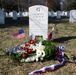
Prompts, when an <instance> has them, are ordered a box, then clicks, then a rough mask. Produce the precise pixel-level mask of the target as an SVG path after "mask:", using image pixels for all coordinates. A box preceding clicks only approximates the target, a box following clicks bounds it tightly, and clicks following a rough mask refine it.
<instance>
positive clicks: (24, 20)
mask: <svg viewBox="0 0 76 75" xmlns="http://www.w3.org/2000/svg"><path fill="white" fill-rule="evenodd" d="M27 25H29V20H28V17H26V18H25V17H23V18H19V17H18V18H17V20H13V18H11V17H7V18H5V24H0V28H6V27H11V26H15V27H16V26H27Z"/></svg>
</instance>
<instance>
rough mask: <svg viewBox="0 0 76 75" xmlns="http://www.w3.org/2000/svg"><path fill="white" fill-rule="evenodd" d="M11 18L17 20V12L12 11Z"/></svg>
mask: <svg viewBox="0 0 76 75" xmlns="http://www.w3.org/2000/svg"><path fill="white" fill-rule="evenodd" d="M13 20H17V12H16V11H13Z"/></svg>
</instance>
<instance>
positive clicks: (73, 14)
mask: <svg viewBox="0 0 76 75" xmlns="http://www.w3.org/2000/svg"><path fill="white" fill-rule="evenodd" d="M69 22H72V23H73V22H76V10H71V11H70V17H69Z"/></svg>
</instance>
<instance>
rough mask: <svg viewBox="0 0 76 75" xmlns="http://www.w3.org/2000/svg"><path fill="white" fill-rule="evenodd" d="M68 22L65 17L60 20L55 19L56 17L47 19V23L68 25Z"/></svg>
mask: <svg viewBox="0 0 76 75" xmlns="http://www.w3.org/2000/svg"><path fill="white" fill-rule="evenodd" d="M68 22H69V18H68V17H66V16H62V17H61V19H57V18H56V17H49V19H48V23H49V24H50V23H54V24H57V23H68Z"/></svg>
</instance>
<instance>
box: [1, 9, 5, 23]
mask: <svg viewBox="0 0 76 75" xmlns="http://www.w3.org/2000/svg"><path fill="white" fill-rule="evenodd" d="M0 24H5V17H4V11H3V10H0Z"/></svg>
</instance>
